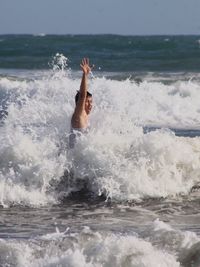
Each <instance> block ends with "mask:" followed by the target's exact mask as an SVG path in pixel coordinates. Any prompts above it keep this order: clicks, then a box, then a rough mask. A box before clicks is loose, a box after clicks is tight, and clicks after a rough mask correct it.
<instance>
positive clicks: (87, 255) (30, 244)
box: [0, 220, 200, 267]
mask: <svg viewBox="0 0 200 267" xmlns="http://www.w3.org/2000/svg"><path fill="white" fill-rule="evenodd" d="M198 249H199V238H198V237H197V236H196V235H195V234H194V233H192V232H189V231H187V232H185V231H181V230H175V229H174V228H173V227H171V226H169V225H167V224H166V223H164V222H162V221H159V220H156V221H155V222H154V223H152V225H150V226H147V227H146V230H145V232H142V233H135V232H132V233H129V234H120V233H111V232H109V233H108V232H96V231H93V230H92V229H90V228H89V227H84V228H83V229H82V230H81V231H79V232H72V233H70V229H69V228H68V229H67V230H66V231H65V232H59V230H58V229H57V230H56V232H55V233H49V234H46V235H44V236H42V237H35V238H34V239H32V240H24V241H22V240H21V241H18V240H2V239H1V240H0V255H1V257H0V265H1V266H8V265H9V266H21V267H23V266H26V267H33V266H34V267H50V266H51V267H52V266H63V267H64V266H73V267H79V266H87V267H102V266H116V267H118V266H121V267H125V266H126V267H127V266H130V267H134V266H135V267H137V266H144V267H147V266H148V267H151V266H152V267H154V266H162V267H165V266H166V267H173V266H174V267H177V266H195V267H197V266H199V265H198V264H199V262H200V257H199V253H198ZM191 264H192V265H191Z"/></svg>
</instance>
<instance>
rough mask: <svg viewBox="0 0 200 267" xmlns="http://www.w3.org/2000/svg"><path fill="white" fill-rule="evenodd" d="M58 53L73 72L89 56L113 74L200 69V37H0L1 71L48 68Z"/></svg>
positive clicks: (97, 64)
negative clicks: (81, 60) (118, 72)
mask: <svg viewBox="0 0 200 267" xmlns="http://www.w3.org/2000/svg"><path fill="white" fill-rule="evenodd" d="M56 53H62V54H64V55H65V56H66V57H67V58H68V59H69V61H70V67H72V68H73V69H77V68H78V66H79V62H80V59H81V58H82V57H89V58H91V59H92V62H93V64H95V66H96V68H97V69H99V68H101V70H103V71H110V72H113V71H120V72H123V71H171V72H177V71H199V70H200V36H119V35H44V36H33V35H1V36H0V68H12V69H48V68H51V67H50V66H49V62H50V61H51V58H52V57H53V56H54V55H55V54H56Z"/></svg>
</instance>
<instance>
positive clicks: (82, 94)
mask: <svg viewBox="0 0 200 267" xmlns="http://www.w3.org/2000/svg"><path fill="white" fill-rule="evenodd" d="M80 66H81V69H82V71H83V75H82V80H81V86H80V91H79V98H78V102H77V106H76V112H81V111H82V110H84V108H85V100H86V97H87V78H88V74H89V73H90V71H91V68H90V65H89V59H88V58H84V59H83V60H82V62H81V64H80Z"/></svg>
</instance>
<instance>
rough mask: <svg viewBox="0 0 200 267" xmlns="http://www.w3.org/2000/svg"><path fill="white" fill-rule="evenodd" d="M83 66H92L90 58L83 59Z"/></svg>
mask: <svg viewBox="0 0 200 267" xmlns="http://www.w3.org/2000/svg"><path fill="white" fill-rule="evenodd" d="M81 65H82V66H84V65H88V66H89V65H90V62H89V58H83V59H82V61H81Z"/></svg>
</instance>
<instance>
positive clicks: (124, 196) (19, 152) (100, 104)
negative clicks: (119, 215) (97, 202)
mask: <svg viewBox="0 0 200 267" xmlns="http://www.w3.org/2000/svg"><path fill="white" fill-rule="evenodd" d="M79 86H80V73H79V72H73V71H72V70H71V69H70V68H69V67H67V59H66V58H65V57H64V56H63V55H59V54H58V55H56V57H55V59H54V62H53V68H52V70H49V71H37V72H35V73H34V75H31V74H30V73H29V72H28V71H24V72H23V71H22V72H21V73H20V75H18V76H12V75H10V76H9V75H4V76H2V77H1V78H0V97H1V114H2V115H1V126H0V201H1V205H2V206H4V207H8V206H10V205H13V204H14V205H15V204H22V205H28V206H38V205H47V204H55V203H58V202H60V201H61V200H62V199H63V197H67V196H69V195H70V194H71V193H72V192H76V191H81V190H82V189H85V188H86V189H87V191H89V192H90V194H91V195H92V196H95V197H97V196H101V195H103V196H104V197H105V199H107V200H108V199H111V200H113V201H117V202H120V201H132V200H142V199H146V198H152V197H153V198H157V197H164V198H170V197H174V196H176V195H180V194H184V195H187V194H189V193H190V191H191V189H192V188H193V186H195V185H196V184H198V182H199V180H200V167H199V166H200V157H199V153H200V137H198V136H196V137H194V138H190V137H187V136H177V135H176V132H175V131H174V129H178V130H180V131H181V130H183V131H184V130H194V131H198V130H200V108H199V99H200V90H199V82H198V80H194V81H193V80H188V81H176V82H173V83H169V84H164V83H161V82H159V81H151V80H150V81H148V79H144V80H143V81H141V82H139V83H138V82H136V81H134V80H131V79H125V80H123V79H122V80H115V79H110V78H106V77H103V76H101V77H98V73H97V74H96V73H94V74H91V77H90V83H89V90H90V91H91V92H92V93H93V96H94V110H93V112H92V114H91V116H90V117H91V120H90V132H89V133H88V134H87V135H85V136H81V137H80V138H79V139H78V141H77V144H76V146H75V148H74V149H69V146H68V136H69V133H70V119H71V115H72V113H73V109H74V105H75V104H74V96H75V93H76V90H78V89H79ZM145 129H146V130H145ZM148 129H149V130H148ZM152 129H153V130H152ZM63 177H65V178H63ZM63 181H64V182H63ZM66 181H67V182H66ZM62 183H63V184H62ZM60 184H61V186H60Z"/></svg>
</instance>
